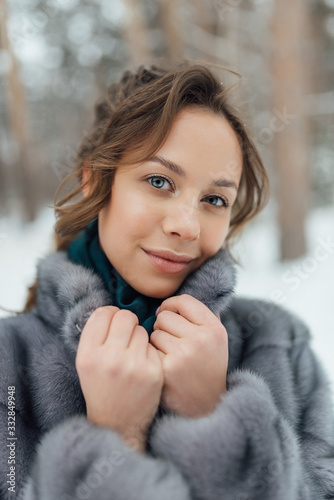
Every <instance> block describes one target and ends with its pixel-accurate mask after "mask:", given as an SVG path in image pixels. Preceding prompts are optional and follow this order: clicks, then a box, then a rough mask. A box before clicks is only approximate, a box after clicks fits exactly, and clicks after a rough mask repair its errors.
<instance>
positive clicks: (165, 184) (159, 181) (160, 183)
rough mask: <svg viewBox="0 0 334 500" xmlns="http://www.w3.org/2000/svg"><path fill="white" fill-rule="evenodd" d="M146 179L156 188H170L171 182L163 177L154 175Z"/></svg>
mask: <svg viewBox="0 0 334 500" xmlns="http://www.w3.org/2000/svg"><path fill="white" fill-rule="evenodd" d="M147 180H148V182H149V183H150V184H151V186H153V187H155V188H156V189H162V190H165V189H170V188H171V182H170V181H169V180H168V179H165V178H164V177H160V176H158V175H154V176H151V177H149V178H148V179H147Z"/></svg>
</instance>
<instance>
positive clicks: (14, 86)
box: [0, 0, 36, 221]
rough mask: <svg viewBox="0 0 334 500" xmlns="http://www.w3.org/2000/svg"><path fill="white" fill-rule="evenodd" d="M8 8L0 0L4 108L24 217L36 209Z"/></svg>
mask: <svg viewBox="0 0 334 500" xmlns="http://www.w3.org/2000/svg"><path fill="white" fill-rule="evenodd" d="M7 23H8V11H7V4H6V0H0V33H1V47H2V48H3V50H5V51H6V52H7V54H8V55H9V58H10V63H11V64H10V69H9V70H8V72H7V73H5V77H4V78H5V88H6V92H7V99H6V104H7V112H8V116H9V121H10V124H11V129H12V133H13V137H14V139H15V141H16V143H17V159H16V160H15V161H14V165H13V170H14V183H15V190H16V191H17V192H18V198H19V200H20V203H21V213H22V216H23V218H24V219H25V220H27V221H31V220H33V219H34V218H35V215H36V209H35V203H34V197H33V196H32V193H31V185H32V184H31V179H30V177H29V144H28V133H27V112H26V106H25V99H24V91H23V87H22V83H21V79H20V74H19V68H18V63H17V60H16V57H15V54H14V52H13V49H12V47H11V43H10V40H9V37H8V32H7Z"/></svg>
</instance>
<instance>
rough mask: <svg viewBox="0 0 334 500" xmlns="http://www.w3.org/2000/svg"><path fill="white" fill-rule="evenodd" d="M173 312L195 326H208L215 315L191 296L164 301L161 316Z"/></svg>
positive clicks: (179, 296) (178, 296) (180, 296)
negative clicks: (165, 312)
mask: <svg viewBox="0 0 334 500" xmlns="http://www.w3.org/2000/svg"><path fill="white" fill-rule="evenodd" d="M165 310H168V311H173V312H176V313H178V314H180V315H181V316H183V318H185V319H187V320H188V321H190V323H193V324H195V325H203V324H207V323H208V322H209V321H210V319H211V320H212V315H213V313H212V312H211V311H210V309H208V308H207V307H206V306H205V305H204V304H203V303H202V302H200V301H199V300H197V299H195V298H194V297H192V296H191V295H187V294H184V295H176V296H174V297H169V298H168V299H166V300H164V301H163V303H162V304H161V306H160V309H159V314H160V313H161V312H162V311H165Z"/></svg>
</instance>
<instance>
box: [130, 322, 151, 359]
mask: <svg viewBox="0 0 334 500" xmlns="http://www.w3.org/2000/svg"><path fill="white" fill-rule="evenodd" d="M148 340H149V338H148V333H147V331H146V330H145V328H144V327H143V326H140V325H136V326H135V328H134V330H133V333H132V337H131V340H130V344H129V346H128V348H129V349H131V350H133V351H134V352H135V353H136V354H137V355H139V356H140V355H142V354H143V355H146V354H147V346H148Z"/></svg>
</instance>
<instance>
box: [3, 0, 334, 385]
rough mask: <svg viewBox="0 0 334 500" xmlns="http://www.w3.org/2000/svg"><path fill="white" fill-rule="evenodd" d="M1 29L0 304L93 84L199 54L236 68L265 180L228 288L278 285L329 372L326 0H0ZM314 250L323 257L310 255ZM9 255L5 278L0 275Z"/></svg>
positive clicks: (332, 132)
mask: <svg viewBox="0 0 334 500" xmlns="http://www.w3.org/2000/svg"><path fill="white" fill-rule="evenodd" d="M0 35H1V36H0V200H1V203H0V255H1V259H0V260H1V271H0V280H1V293H0V304H1V305H2V306H4V307H8V308H11V307H12V308H15V307H16V308H17V307H20V306H21V305H22V303H21V302H22V300H23V299H22V298H20V299H19V300H18V296H19V297H23V295H24V292H23V291H22V293H21V295H20V294H19V295H17V294H16V297H14V298H13V300H12V299H10V296H11V293H10V292H9V290H13V289H14V285H15V284H17V283H18V282H19V280H20V279H21V286H22V288H23V285H24V286H25V287H26V286H27V285H28V284H29V283H28V282H26V280H28V278H27V277H26V275H24V276H25V282H24V284H22V275H23V274H24V272H25V271H24V269H23V268H22V267H21V268H20V266H19V263H18V262H17V261H20V262H21V263H23V264H22V265H24V267H25V268H27V269H29V273H30V272H31V273H32V271H30V269H32V268H33V264H34V259H35V258H36V257H37V256H40V252H41V249H43V251H45V250H46V248H47V245H49V246H50V240H48V239H47V238H50V232H51V229H52V228H51V227H49V226H48V229H47V230H45V220H47V223H48V224H50V220H51V224H52V213H51V212H52V211H51V210H50V209H49V212H50V215H48V216H45V210H46V207H48V206H50V205H52V204H53V197H54V193H55V191H56V189H57V187H58V185H59V184H60V182H61V181H62V180H63V179H64V178H65V177H66V175H67V174H68V173H69V172H70V171H71V168H72V166H73V164H74V161H75V156H76V150H77V147H78V145H79V143H80V141H81V139H82V138H83V137H84V136H85V135H86V134H87V132H88V130H89V128H90V126H91V125H92V120H93V112H92V110H93V104H94V102H95V101H96V100H97V98H98V97H99V96H100V95H101V94H102V93H103V91H104V90H105V89H106V87H107V86H108V85H109V84H110V83H112V81H114V80H116V79H117V78H119V77H120V75H121V74H122V72H123V71H124V70H125V69H127V68H133V67H136V66H138V65H139V64H150V63H152V62H153V63H156V64H159V63H161V64H163V63H164V62H165V61H181V60H183V59H185V58H186V59H195V60H204V61H206V62H208V63H212V64H215V65H220V66H224V67H227V68H230V69H232V70H233V71H235V72H237V73H238V74H240V75H241V79H239V78H238V77H235V81H233V78H232V77H231V76H229V77H228V78H229V79H230V80H231V82H230V83H236V82H239V83H240V85H241V87H240V95H241V96H242V98H241V100H240V107H241V108H242V110H243V111H244V112H245V114H246V117H247V126H249V127H250V129H251V131H252V135H253V138H254V140H255V142H256V144H257V146H258V148H259V151H260V153H261V156H262V158H263V160H264V163H265V165H266V168H267V170H268V173H269V176H270V181H271V201H270V203H269V205H268V207H267V208H266V209H265V211H264V213H263V214H262V215H261V216H260V218H259V222H254V224H253V226H251V228H250V232H249V233H246V235H245V239H244V240H243V242H241V243H240V246H239V247H238V248H239V250H238V254H239V257H241V260H242V261H243V262H244V263H245V265H246V267H247V266H249V267H250V268H251V269H250V270H249V271H248V272H249V273H253V274H248V275H247V271H244V274H242V273H241V280H240V283H241V284H240V287H241V288H240V290H241V292H243V293H248V294H260V295H261V294H262V295H263V296H266V297H267V298H271V299H272V300H278V299H277V294H274V293H272V294H271V293H270V292H271V291H273V290H276V289H279V290H281V292H282V293H283V295H284V296H285V298H286V301H285V302H284V303H283V305H284V306H291V307H292V308H294V309H295V310H296V312H297V313H298V314H300V315H303V313H304V312H305V313H306V314H305V315H304V317H305V319H306V321H307V322H308V324H310V326H311V327H312V328H313V330H314V326H315V325H316V326H317V329H319V330H321V332H322V334H323V335H324V336H323V337H321V340H320V337H319V341H318V342H319V344H318V352H319V355H321V356H323V359H324V360H325V361H326V360H327V362H328V366H329V357H330V353H331V352H333V348H334V340H333V334H332V333H331V331H330V330H329V329H330V328H331V329H332V326H330V325H332V323H333V322H332V321H330V318H329V317H328V316H326V314H328V313H330V312H331V310H332V308H333V300H334V292H333V287H332V285H331V283H330V281H331V280H330V276H329V273H332V276H333V272H334V263H333V261H334V249H333V241H334V148H333V142H334V140H333V139H334V0H208V1H203V0H142V1H141V2H136V1H135V0H90V1H88V0H43V1H42V0H0ZM217 71H221V72H222V74H223V73H224V70H223V69H219V68H218V69H217ZM49 212H48V213H49ZM41 214H44V215H42V216H41ZM41 217H42V219H41ZM37 220H39V221H41V220H42V222H39V223H38V225H37V226H36V225H35V226H34V225H33V223H34V221H35V222H36V221H37ZM13 221H15V222H13ZM43 221H44V222H43ZM26 228H30V229H29V231H28V233H27V236H26V238H27V239H26V240H25V239H23V240H22V239H20V238H23V236H24V235H25V234H26V233H25V230H26ZM36 228H37V229H36ZM43 228H44V229H43ZM43 231H44V232H45V231H46V232H47V234H46V235H45V234H44V235H41V232H42V233H43ZM24 237H25V236H24ZM41 238H42V240H41ZM43 238H44V239H43ZM41 241H43V243H41ZM18 242H22V245H19V247H20V248H18V249H17V250H16V253H15V252H14V251H13V246H14V244H15V245H16V246H17V243H18ZM321 242H322V243H321ZM34 245H35V246H34ZM38 245H39V246H38ZM43 245H44V246H43ZM319 246H320V247H321V248H322V250H323V251H322V254H321V255H322V256H324V255H325V254H326V249H327V254H326V255H327V256H328V258H323V260H321V259H320V257H319V258H318V257H317V255H320V253H319V252H317V248H318V247H319ZM31 248H35V249H36V250H31ZM20 252H23V254H24V256H22V253H21V254H20ZM13 254H15V255H16V257H15V262H13V267H14V265H15V267H16V269H18V271H17V272H18V275H19V276H18V277H13V275H12V274H10V273H9V271H8V268H10V267H11V261H10V257H11V255H13ZM30 257H31V260H29V262H28V260H27V259H30ZM261 266H262V267H261ZM266 266H267V267H266ZM278 266H279V267H278ZM312 266H313V267H312ZM20 269H21V270H20ZM259 273H260V274H261V273H262V276H263V280H262V283H263V285H262V287H261V285H260V284H259V283H258V282H259V281H261V279H260V278H259ZM9 276H10V277H9ZM282 276H283V278H282ZM32 277H33V273H32V276H31V275H30V274H29V279H30V280H31V279H32ZM254 280H255V281H256V286H255V287H254ZM28 281H29V280H28ZM277 283H278V285H277ZM284 287H285V288H284ZM315 290H316V292H315ZM289 292H292V294H291V295H289ZM312 294H315V295H317V297H318V296H319V297H322V299H321V300H320V298H319V302H314V300H313V295H312ZM13 295H15V293H13ZM325 317H327V319H324V318H325ZM320 318H321V321H322V322H321V321H320ZM317 335H318V331H315V332H314V336H315V337H317ZM315 342H317V341H316V340H315ZM328 342H329V343H328ZM328 346H331V348H330V349H328ZM331 357H332V356H331ZM333 380H334V375H333Z"/></svg>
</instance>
